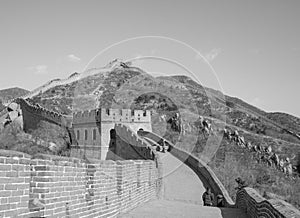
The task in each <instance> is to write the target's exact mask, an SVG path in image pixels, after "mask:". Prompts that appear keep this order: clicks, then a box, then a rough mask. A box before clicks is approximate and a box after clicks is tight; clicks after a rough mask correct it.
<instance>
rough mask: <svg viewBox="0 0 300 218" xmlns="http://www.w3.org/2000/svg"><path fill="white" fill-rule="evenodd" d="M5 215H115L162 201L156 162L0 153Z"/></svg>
mask: <svg viewBox="0 0 300 218" xmlns="http://www.w3.org/2000/svg"><path fill="white" fill-rule="evenodd" d="M0 159H1V160H3V162H2V163H0V166H1V167H0V169H1V170H0V171H1V173H0V217H17V216H18V217H72V218H73V217H115V216H117V214H119V213H120V212H124V211H127V210H130V209H132V208H134V207H136V206H138V205H139V204H141V203H143V202H145V201H148V200H150V199H153V198H156V197H157V193H158V191H157V189H158V186H157V185H158V184H159V183H158V182H157V180H158V179H159V178H158V175H159V174H158V168H157V163H155V162H154V161H151V160H136V161H135V160H124V161H123V160H122V161H112V160H107V161H104V160H92V161H91V160H89V161H88V162H87V161H86V160H81V159H76V158H66V157H58V156H51V155H43V154H40V155H36V156H33V157H31V156H30V155H27V154H23V153H20V152H14V151H4V150H0Z"/></svg>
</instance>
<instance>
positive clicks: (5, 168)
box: [0, 164, 11, 171]
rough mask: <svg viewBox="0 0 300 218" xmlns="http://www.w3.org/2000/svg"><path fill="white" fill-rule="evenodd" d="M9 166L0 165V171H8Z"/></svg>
mask: <svg viewBox="0 0 300 218" xmlns="http://www.w3.org/2000/svg"><path fill="white" fill-rule="evenodd" d="M10 170H11V165H10V164H0V171H10Z"/></svg>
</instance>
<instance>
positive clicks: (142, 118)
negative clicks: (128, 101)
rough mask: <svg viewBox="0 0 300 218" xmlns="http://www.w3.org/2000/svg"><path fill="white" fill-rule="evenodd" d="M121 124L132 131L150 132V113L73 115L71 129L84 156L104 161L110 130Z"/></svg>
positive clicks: (125, 111) (120, 111) (123, 111)
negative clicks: (142, 130)
mask: <svg viewBox="0 0 300 218" xmlns="http://www.w3.org/2000/svg"><path fill="white" fill-rule="evenodd" d="M116 123H117V124H118V123H121V124H124V125H126V126H128V127H129V128H131V129H132V130H133V131H135V132H137V131H138V130H139V129H140V128H142V129H144V130H146V131H152V128H151V113H150V111H143V110H130V109H104V108H101V109H96V110H90V111H83V112H77V113H74V114H73V129H74V132H75V135H76V139H77V142H78V145H79V146H80V147H81V149H84V152H85V155H86V156H88V157H91V158H96V159H101V160H104V159H105V158H106V154H107V152H108V147H109V140H110V130H111V129H113V128H114V126H115V124H116Z"/></svg>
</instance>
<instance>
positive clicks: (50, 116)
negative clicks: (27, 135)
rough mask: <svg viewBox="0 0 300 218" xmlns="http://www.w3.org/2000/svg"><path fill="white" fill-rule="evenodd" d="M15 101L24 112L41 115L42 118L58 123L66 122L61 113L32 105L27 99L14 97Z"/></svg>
mask: <svg viewBox="0 0 300 218" xmlns="http://www.w3.org/2000/svg"><path fill="white" fill-rule="evenodd" d="M16 102H17V103H18V104H20V105H21V109H22V111H24V112H25V113H26V112H29V113H31V114H35V115H37V116H40V117H42V118H43V119H46V120H49V121H52V122H54V123H56V124H58V125H63V124H65V123H66V121H65V118H64V117H63V115H61V114H59V113H57V112H54V111H49V110H47V109H46V108H43V107H41V106H36V105H32V104H30V103H29V102H28V101H26V100H24V99H22V98H18V99H16Z"/></svg>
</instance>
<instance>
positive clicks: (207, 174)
mask: <svg viewBox="0 0 300 218" xmlns="http://www.w3.org/2000/svg"><path fill="white" fill-rule="evenodd" d="M138 134H139V135H141V136H144V137H146V138H150V139H151V140H153V141H156V142H159V141H160V140H162V138H161V137H160V136H158V135H156V134H154V133H151V132H146V131H139V132H138ZM164 140H165V139H164ZM165 141H166V142H167V143H169V145H170V146H171V151H170V152H171V154H173V155H174V156H175V157H177V158H178V159H180V160H182V161H183V162H184V163H185V164H187V165H188V166H189V167H191V169H193V170H194V172H195V173H196V174H197V175H198V176H199V178H201V180H202V181H203V182H204V184H205V183H206V185H209V186H210V187H211V188H212V190H213V192H214V193H216V194H222V195H223V196H224V198H225V205H226V206H228V207H238V208H241V209H242V210H244V211H245V212H246V213H247V215H248V216H249V217H255V218H256V217H267V218H273V217H274V218H275V217H278V218H300V211H299V210H297V209H296V208H295V207H293V206H292V205H291V204H289V203H287V202H285V201H282V200H279V199H271V200H267V199H265V198H263V197H262V196H261V195H259V193H258V192H257V191H255V190H254V189H253V188H249V187H247V188H244V189H242V190H241V191H239V192H238V193H237V200H236V203H235V204H234V202H233V201H232V199H231V198H230V196H229V194H228V192H227V190H226V189H225V187H224V186H223V184H222V183H221V182H220V181H219V179H218V178H217V176H216V175H215V174H214V172H213V171H212V169H211V168H210V167H209V166H207V165H206V164H205V163H204V162H202V161H201V160H200V159H198V158H196V157H195V156H193V155H191V154H188V153H187V152H186V151H183V150H181V149H179V148H176V147H174V145H173V144H172V143H171V142H169V141H168V140H165Z"/></svg>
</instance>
